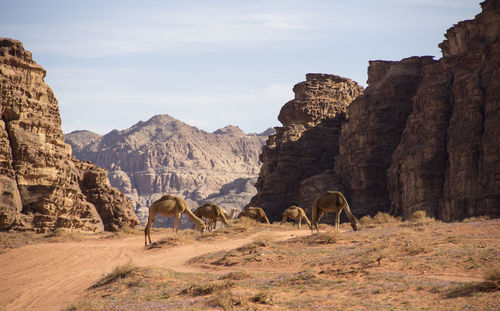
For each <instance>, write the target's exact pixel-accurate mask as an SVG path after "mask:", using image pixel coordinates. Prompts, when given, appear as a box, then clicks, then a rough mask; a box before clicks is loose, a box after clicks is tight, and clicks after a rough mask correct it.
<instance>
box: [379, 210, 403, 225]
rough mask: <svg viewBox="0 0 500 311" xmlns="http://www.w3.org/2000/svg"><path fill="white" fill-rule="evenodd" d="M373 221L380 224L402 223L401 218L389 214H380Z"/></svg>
mask: <svg viewBox="0 0 500 311" xmlns="http://www.w3.org/2000/svg"><path fill="white" fill-rule="evenodd" d="M373 220H374V221H375V222H377V223H379V224H384V223H398V222H401V217H394V216H392V215H390V214H387V213H382V212H378V213H377V215H375V216H373Z"/></svg>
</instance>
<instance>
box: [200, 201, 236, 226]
mask: <svg viewBox="0 0 500 311" xmlns="http://www.w3.org/2000/svg"><path fill="white" fill-rule="evenodd" d="M194 214H195V215H196V216H197V217H199V218H202V217H204V218H205V219H207V220H208V231H212V230H214V229H215V225H216V223H217V220H218V219H220V220H222V222H223V223H224V224H225V225H226V226H228V227H229V226H230V225H229V223H228V222H227V220H226V216H225V215H224V210H223V209H222V208H221V207H220V206H219V205H217V204H214V203H205V204H203V205H202V206H200V207H198V208H197V209H196V210H195V211H194Z"/></svg>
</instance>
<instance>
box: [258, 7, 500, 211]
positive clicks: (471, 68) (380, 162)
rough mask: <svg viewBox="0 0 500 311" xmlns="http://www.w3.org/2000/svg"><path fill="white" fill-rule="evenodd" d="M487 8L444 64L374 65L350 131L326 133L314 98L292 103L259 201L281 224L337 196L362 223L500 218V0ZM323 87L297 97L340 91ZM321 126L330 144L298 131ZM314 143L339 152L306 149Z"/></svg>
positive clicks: (463, 27)
mask: <svg viewBox="0 0 500 311" xmlns="http://www.w3.org/2000/svg"><path fill="white" fill-rule="evenodd" d="M481 6H482V8H483V12H482V13H480V14H478V15H477V16H476V17H475V19H474V20H469V21H464V22H460V23H458V24H457V25H455V26H454V27H452V28H450V29H449V30H448V31H447V33H446V38H447V39H446V40H445V41H444V42H443V43H441V44H440V47H441V49H442V51H443V57H442V58H441V59H440V60H438V61H435V60H433V59H432V57H429V56H423V57H410V58H406V59H403V60H401V61H371V62H370V65H369V67H368V87H367V88H366V89H365V90H364V94H363V95H360V96H359V97H357V98H356V99H355V100H354V101H353V102H352V103H351V104H346V105H345V107H346V108H345V109H346V116H347V118H345V119H342V120H340V121H339V123H340V125H338V124H337V126H334V127H332V128H329V129H327V130H326V132H323V129H322V123H318V124H314V123H315V122H314V120H315V118H318V119H322V118H325V117H327V116H328V115H329V112H328V109H323V110H316V114H309V115H306V116H304V113H303V112H304V111H308V110H310V109H311V107H315V106H317V104H316V102H315V98H314V96H311V97H308V98H304V100H303V101H301V102H295V103H294V104H293V105H290V104H289V103H287V104H286V105H285V106H284V107H283V109H282V111H281V113H280V116H279V117H278V119H279V120H280V121H281V122H282V123H283V125H284V127H283V128H278V129H277V134H276V135H275V136H271V138H270V139H269V141H268V143H267V145H266V146H265V147H264V151H263V154H262V157H261V159H262V162H263V166H262V170H261V172H260V176H259V182H258V184H257V186H258V187H257V188H258V193H257V195H256V196H255V197H254V198H253V199H252V201H251V204H252V205H261V206H262V207H263V208H264V209H266V212H268V213H269V214H270V215H271V217H272V218H273V219H275V220H276V219H278V218H279V215H280V214H281V212H282V211H283V210H284V209H285V208H286V207H288V206H289V205H291V204H295V203H299V204H302V205H303V206H304V207H305V208H308V207H309V206H310V205H311V203H312V202H313V200H314V198H315V197H317V195H318V194H319V193H321V192H322V191H324V190H326V189H335V190H340V191H343V192H344V193H345V194H346V195H347V197H348V200H349V202H350V204H351V209H352V210H353V212H354V213H355V214H357V215H360V216H362V215H364V214H372V215H373V214H375V213H377V212H378V211H384V212H391V213H393V214H395V215H401V216H403V217H408V216H409V215H411V214H412V213H413V212H414V211H417V210H425V211H426V212H427V213H428V214H429V215H432V216H434V217H437V218H439V219H442V220H446V221H451V220H459V219H463V218H465V217H471V216H477V215H490V216H495V217H498V216H500V208H499V207H500V178H499V176H500V158H499V154H500V150H499V148H500V88H499V87H498V81H500V70H499V68H500V66H499V63H500V40H499V37H500V1H499V0H488V1H484V2H483V3H482V4H481ZM306 82H307V81H306ZM318 82H319V84H320V85H321V86H317V85H308V84H307V83H299V84H298V85H297V86H296V87H295V88H294V91H295V90H296V89H297V90H301V93H310V94H314V93H315V92H316V90H317V89H318V88H324V89H331V90H332V91H333V90H336V89H338V88H336V87H334V86H333V85H332V83H331V82H330V81H328V82H326V81H322V80H321V79H320V80H318ZM328 92H329V91H325V92H324V93H328ZM296 97H297V95H296ZM291 108H293V109H291ZM311 116H312V117H311ZM311 121H312V124H311V126H310V127H309V128H308V130H309V131H311V132H313V131H320V132H321V133H324V134H321V135H323V136H322V137H323V138H321V139H318V138H316V135H315V138H311V137H305V138H304V139H298V138H302V136H301V135H300V134H299V135H297V134H296V133H301V132H302V131H301V130H299V129H298V128H305V126H304V125H303V124H304V123H308V122H311ZM295 124H299V126H296V125H295ZM339 127H341V129H339ZM285 133H286V134H285ZM339 133H340V134H339ZM333 137H335V139H333ZM313 142H316V145H320V146H324V147H323V148H324V149H323V150H333V152H330V153H326V154H324V153H321V152H318V151H317V152H314V153H308V151H309V150H310V149H307V148H306V150H305V151H304V147H303V146H305V145H308V144H313ZM283 146H286V147H283ZM284 150H289V151H286V152H284ZM325 155H326V158H325ZM304 162H307V163H304ZM311 163H312V164H313V165H311ZM290 172H297V173H296V174H295V175H294V174H293V173H290ZM289 180H292V181H291V182H288V181H289Z"/></svg>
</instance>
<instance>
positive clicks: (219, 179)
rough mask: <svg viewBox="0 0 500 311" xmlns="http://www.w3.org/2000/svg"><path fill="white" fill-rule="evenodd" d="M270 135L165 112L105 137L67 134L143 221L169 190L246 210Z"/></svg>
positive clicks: (197, 201) (76, 151)
mask: <svg viewBox="0 0 500 311" xmlns="http://www.w3.org/2000/svg"><path fill="white" fill-rule="evenodd" d="M266 138H267V135H266V134H265V133H263V134H248V135H247V134H245V133H244V132H243V131H242V130H241V129H239V128H238V127H236V126H226V127H224V128H222V129H219V130H217V131H215V132H214V133H208V132H205V131H202V130H199V129H197V128H196V127H193V126H190V125H188V124H186V123H184V122H181V121H179V120H177V119H175V118H173V117H172V116H169V115H166V114H165V115H156V116H154V117H152V118H151V119H149V120H147V121H145V122H144V121H141V122H139V123H137V124H135V125H134V126H132V127H130V128H128V129H125V130H122V131H118V130H114V131H111V132H110V133H108V134H106V135H103V136H100V135H98V134H95V133H92V132H89V131H76V132H72V133H69V134H66V135H65V140H66V142H67V143H68V144H70V145H71V146H73V155H74V156H75V157H76V158H78V159H81V160H86V161H91V162H94V163H96V164H97V165H99V166H102V167H105V168H107V169H108V170H109V174H108V176H109V179H110V183H111V185H113V186H115V187H117V188H118V189H120V191H122V192H123V193H124V194H126V195H127V197H128V198H130V199H131V200H132V202H133V204H134V208H135V212H136V214H137V215H138V217H139V219H140V221H141V223H145V222H147V216H148V210H147V209H148V207H149V205H150V204H151V203H152V202H153V201H155V200H157V199H158V198H160V197H161V196H162V195H163V194H165V193H170V194H173V195H178V196H181V197H183V198H185V199H186V200H187V202H188V205H189V206H190V207H191V208H192V209H194V208H196V207H197V206H198V205H201V204H202V203H204V202H206V200H207V198H210V200H211V201H212V202H216V203H222V202H223V203H224V204H223V205H222V207H223V208H225V209H227V210H229V208H232V207H236V208H242V207H243V206H244V205H245V204H246V203H247V202H248V200H249V199H250V198H251V197H252V196H253V195H254V194H255V193H256V190H255V188H254V187H253V186H251V187H248V183H249V182H251V180H253V179H255V178H256V177H257V174H258V172H259V168H260V162H259V153H260V150H261V148H262V145H263V143H264V141H265V139H266ZM221 188H222V189H221ZM226 188H227V189H232V190H231V191H229V190H227V189H226ZM225 189H226V190H227V191H226V190H225ZM219 191H220V192H219ZM161 223H163V224H165V225H166V224H168V223H169V220H164V219H159V220H158V224H160V225H161Z"/></svg>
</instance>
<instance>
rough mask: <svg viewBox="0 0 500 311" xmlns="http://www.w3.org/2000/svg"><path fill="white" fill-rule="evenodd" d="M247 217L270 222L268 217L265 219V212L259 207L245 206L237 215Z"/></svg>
mask: <svg viewBox="0 0 500 311" xmlns="http://www.w3.org/2000/svg"><path fill="white" fill-rule="evenodd" d="M243 216H244V217H248V218H252V219H255V220H257V221H258V222H260V221H261V220H264V221H265V222H266V223H267V224H270V222H269V219H267V216H266V213H265V212H264V210H263V209H262V208H260V207H247V208H245V209H244V210H243V212H241V213H240V214H239V215H238V218H241V217H243Z"/></svg>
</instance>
